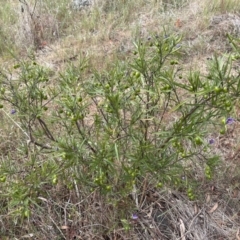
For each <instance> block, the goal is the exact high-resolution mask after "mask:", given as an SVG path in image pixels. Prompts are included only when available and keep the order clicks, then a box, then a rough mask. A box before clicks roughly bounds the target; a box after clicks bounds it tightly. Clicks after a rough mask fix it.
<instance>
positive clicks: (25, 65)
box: [0, 35, 240, 216]
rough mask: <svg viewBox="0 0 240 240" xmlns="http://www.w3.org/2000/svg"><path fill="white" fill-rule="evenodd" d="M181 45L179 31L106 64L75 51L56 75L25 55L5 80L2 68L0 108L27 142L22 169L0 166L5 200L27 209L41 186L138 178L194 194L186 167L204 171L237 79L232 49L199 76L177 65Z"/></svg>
mask: <svg viewBox="0 0 240 240" xmlns="http://www.w3.org/2000/svg"><path fill="white" fill-rule="evenodd" d="M182 48H183V46H182V45H181V37H180V36H178V35H172V36H166V35H164V36H157V37H152V38H151V39H150V40H146V41H145V40H139V41H138V42H136V43H135V50H134V52H133V55H132V59H130V60H128V61H125V62H122V61H118V62H117V63H115V64H113V65H112V66H111V68H110V69H108V71H94V70H93V67H91V66H89V65H88V62H87V60H86V59H84V58H83V59H81V61H80V62H79V65H78V66H73V65H72V66H71V65H70V66H69V68H68V69H67V70H65V71H64V72H63V73H61V74H60V75H59V77H58V78H57V79H56V78H55V79H52V77H51V72H49V71H48V70H46V69H44V68H43V67H41V66H39V65H38V64H36V63H35V62H31V61H30V62H20V63H19V64H18V65H16V66H15V70H12V71H13V73H14V74H12V76H14V77H12V79H11V77H10V76H11V75H10V74H7V73H4V71H1V75H0V84H1V95H0V100H1V102H0V104H1V107H2V108H3V110H4V111H5V112H6V110H5V109H7V107H9V106H10V107H11V108H13V109H14V121H13V122H15V124H16V125H17V126H19V127H20V129H21V131H22V132H23V133H24V134H23V135H22V136H21V138H22V142H26V143H28V144H25V145H24V144H23V145H24V147H25V152H24V153H22V154H23V155H24V154H25V155H26V152H27V153H28V158H26V157H25V159H26V162H25V163H24V164H23V165H22V166H21V171H19V167H16V169H17V170H16V171H15V172H14V170H12V172H11V174H10V172H8V171H7V167H6V166H5V167H4V168H3V166H1V168H0V175H1V178H0V179H3V181H2V184H3V186H5V187H6V189H7V191H6V196H7V197H8V198H9V199H11V201H10V205H11V206H12V207H15V208H16V209H17V211H20V213H21V214H23V215H24V216H29V211H30V205H31V204H32V203H33V202H35V201H36V203H37V197H38V196H39V195H43V196H44V186H45V184H47V183H48V184H49V183H50V184H51V185H52V186H53V187H54V185H56V184H63V185H65V186H67V187H68V188H73V187H75V188H77V186H85V187H86V188H89V190H91V189H96V188H97V189H98V188H99V189H100V190H101V192H103V193H106V194H107V193H110V194H111V193H122V194H125V193H129V192H130V191H131V190H132V187H133V186H134V185H136V186H137V185H138V182H140V181H141V180H142V179H143V178H144V177H146V176H148V178H151V179H152V180H153V181H154V182H155V183H156V184H157V186H159V187H161V186H163V185H166V186H169V187H172V186H175V185H177V186H183V187H184V188H185V189H186V191H187V193H188V196H189V198H190V199H194V198H195V193H194V186H195V184H196V182H195V181H194V176H192V173H191V172H192V171H194V170H193V166H196V165H197V166H202V171H203V172H204V173H205V176H206V178H208V179H211V178H212V177H213V173H214V167H215V166H216V163H217V160H218V158H217V157H216V156H214V155H213V154H212V153H211V148H209V142H208V136H209V135H208V131H209V130H211V131H218V132H221V133H223V134H224V132H225V130H226V124H227V121H226V120H224V122H222V119H223V118H226V119H227V118H228V117H230V116H231V114H233V112H234V106H235V103H236V101H237V99H238V98H239V92H240V84H239V76H238V75H237V74H235V75H234V74H233V73H232V71H231V70H232V67H231V64H232V63H231V56H230V57H213V59H212V60H211V61H209V63H208V65H209V70H208V73H207V74H205V75H204V74H201V72H200V71H197V70H192V71H190V72H187V70H186V69H183V68H182V66H181V61H182V59H181V55H182V52H181V51H182ZM89 71H91V73H92V75H91V76H89ZM211 125H213V126H215V128H213V127H212V126H211ZM18 154H20V153H18ZM15 164H17V163H15ZM32 169H34V171H32ZM22 174H23V175H24V176H27V177H24V178H22ZM18 178H19V179H18ZM4 184H5V185H4ZM26 186H28V187H27V188H26ZM16 189H17V190H16ZM18 205H20V207H19V208H18V207H17V206H18ZM19 209H20V210H19Z"/></svg>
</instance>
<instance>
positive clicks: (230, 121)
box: [226, 117, 235, 125]
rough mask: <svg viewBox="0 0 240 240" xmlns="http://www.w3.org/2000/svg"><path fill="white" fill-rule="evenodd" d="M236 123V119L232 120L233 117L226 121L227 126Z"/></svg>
mask: <svg viewBox="0 0 240 240" xmlns="http://www.w3.org/2000/svg"><path fill="white" fill-rule="evenodd" d="M234 122H235V119H234V118H231V117H229V118H228V119H227V120H226V124H227V125H230V124H233V123H234Z"/></svg>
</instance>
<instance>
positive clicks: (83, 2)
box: [72, 0, 92, 10]
mask: <svg viewBox="0 0 240 240" xmlns="http://www.w3.org/2000/svg"><path fill="white" fill-rule="evenodd" d="M91 4H92V3H91V0H73V1H72V7H73V8H74V9H76V10H80V9H82V8H84V7H88V6H90V5H91Z"/></svg>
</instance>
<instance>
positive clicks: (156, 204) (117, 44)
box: [0, 0, 240, 240]
mask: <svg viewBox="0 0 240 240" xmlns="http://www.w3.org/2000/svg"><path fill="white" fill-rule="evenodd" d="M26 2H27V4H29V7H26V6H28V5H24V6H25V8H26V9H24V14H26V15H24V17H22V12H20V8H19V5H18V4H16V1H8V2H7V3H6V4H3V5H4V6H3V5H2V6H1V7H0V14H1V16H2V17H1V19H0V27H1V31H0V51H1V56H2V57H1V59H0V62H1V63H3V65H6V66H9V65H11V64H12V62H13V60H12V59H11V58H12V55H10V54H9V50H10V49H11V51H12V52H13V53H14V55H15V56H17V57H22V58H27V57H28V56H29V53H33V54H34V56H35V58H36V60H37V61H38V62H39V63H41V64H42V65H45V66H47V67H48V68H50V69H52V70H54V71H55V72H56V73H57V72H59V71H61V70H63V69H64V68H66V66H67V64H68V63H75V62H76V61H77V60H78V58H79V57H80V56H81V55H84V56H88V57H89V58H90V63H91V66H94V68H95V69H99V70H100V69H106V68H107V67H108V66H109V64H110V63H112V62H114V60H115V59H119V58H120V59H122V60H124V59H127V58H130V57H131V56H132V49H133V41H134V39H135V38H136V37H137V36H139V35H140V37H141V38H145V39H147V38H148V37H149V36H150V35H151V34H158V33H159V32H162V31H163V28H165V29H166V30H168V31H170V32H175V33H179V34H183V43H182V45H183V47H182V48H183V54H184V64H183V66H184V67H185V68H186V70H187V69H190V68H193V67H198V69H200V70H202V69H203V70H204V69H206V58H208V57H211V55H212V54H213V53H216V52H217V53H218V54H220V53H222V52H225V51H229V44H228V42H227V40H226V33H228V32H229V31H230V32H231V33H233V34H236V35H238V34H239V33H238V32H236V28H235V29H234V27H236V25H234V23H233V19H235V20H236V19H237V20H238V21H240V18H239V17H238V15H237V14H236V12H237V11H239V9H240V3H239V1H238V0H235V1H234V0H228V1H224V0H214V1H211V4H209V1H208V0H204V1H199V0H195V1H177V0H168V1H166V0H164V1H154V0H152V1H148V2H147V1H143V0H136V1H131V0H125V1H120V0H117V1H108V0H106V1H96V3H95V4H94V5H93V6H90V7H88V8H86V9H83V10H81V11H74V10H73V9H71V8H70V6H69V2H68V1H66V0H62V1H60V3H59V2H58V1H49V2H48V3H47V2H46V1H37V3H38V4H37V5H36V7H34V3H35V1H26ZM179 2H180V4H179ZM33 9H34V10H33ZM4 12H5V13H6V14H3V13H4ZM229 13H232V15H229ZM233 14H234V15H233ZM216 18H219V19H220V20H219V22H218V23H213V22H214V19H215V20H216ZM19 24H20V25H19ZM9 29H11V31H9ZM237 30H238V29H237ZM7 33H9V34H7ZM6 43H7V44H6ZM30 48H32V49H33V50H31V51H30ZM90 73H91V72H90ZM90 73H89V74H90ZM237 114H238V113H237ZM0 118H1V131H0V139H1V141H0V142H1V143H0V149H1V156H2V162H1V167H3V166H4V164H6V158H7V157H6V156H11V158H12V160H11V161H13V160H17V159H18V158H17V151H18V150H19V149H20V148H21V144H20V143H21V134H22V133H21V132H20V131H19V128H17V127H16V126H15V125H14V124H13V123H12V122H11V121H7V120H6V115H5V114H3V112H1V115H0ZM231 127H232V128H233V129H229V131H228V134H227V135H226V136H224V137H222V136H220V135H217V134H216V136H214V137H215V139H216V143H215V145H214V146H213V148H212V151H213V152H216V153H218V154H220V155H221V156H222V163H221V164H222V165H220V166H219V173H218V174H216V176H217V177H216V179H214V180H212V181H210V182H204V181H203V180H201V177H202V179H203V176H201V174H202V173H198V174H199V179H200V181H201V184H200V187H199V189H198V193H199V200H198V201H195V202H192V201H189V200H188V199H187V198H186V197H185V193H184V192H181V191H180V190H179V189H177V190H178V191H177V190H176V191H170V190H169V189H167V188H166V189H163V190H159V189H155V188H154V187H153V184H152V183H151V181H148V179H143V181H142V182H139V183H137V187H138V189H140V191H139V193H137V197H136V198H135V199H134V198H133V197H132V196H131V195H129V196H125V197H122V196H121V197H120V196H111V197H110V200H109V199H108V200H107V199H106V198H105V197H104V196H101V195H100V194H99V193H98V192H97V191H93V192H92V193H89V192H88V191H87V190H85V189H78V187H77V185H74V187H73V189H71V190H69V189H68V188H67V187H66V186H62V185H61V183H59V184H58V185H57V187H52V186H46V188H45V189H46V190H45V192H44V193H43V194H42V195H39V196H38V200H39V202H38V206H35V205H33V209H32V216H31V217H30V218H29V219H25V220H23V222H21V223H19V222H16V220H14V219H11V218H10V217H9V216H8V214H5V215H1V217H0V236H1V238H0V239H24V238H29V239H67V240H72V239H103V240H107V239H182V240H184V239H186V240H187V239H189V240H202V239H218V240H220V239H240V236H239V235H238V233H239V224H240V219H239V207H240V206H239V197H240V193H239V177H238V176H239V168H238V165H239V155H238V149H239V141H240V140H239V137H238V135H239V132H240V129H239V124H238V123H235V124H234V125H233V126H231ZM22 145H24V144H22ZM22 148H24V147H22ZM10 153H11V154H10ZM14 154H16V156H13V155H14ZM18 160H19V162H21V161H23V159H18ZM11 161H10V162H11ZM196 172H198V169H197V166H196ZM220 173H221V174H220ZM0 191H1V192H3V191H4V189H1V190H0ZM136 199H137V202H138V204H136ZM1 206H2V207H4V206H5V203H4V202H1ZM133 213H136V215H137V216H138V218H137V219H136V220H134V219H132V214H133ZM19 226H20V227H19ZM128 227H129V228H130V229H127V228H128Z"/></svg>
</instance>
